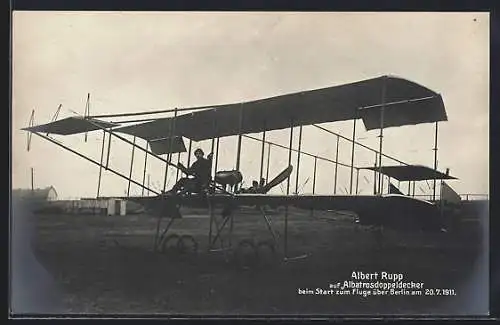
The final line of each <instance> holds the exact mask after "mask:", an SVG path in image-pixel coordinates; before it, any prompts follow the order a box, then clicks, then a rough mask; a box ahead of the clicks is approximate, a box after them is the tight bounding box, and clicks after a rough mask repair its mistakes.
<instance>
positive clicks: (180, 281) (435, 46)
mask: <svg viewBox="0 0 500 325" xmlns="http://www.w3.org/2000/svg"><path fill="white" fill-rule="evenodd" d="M489 42H490V15H489V13H488V12H326V11H325V12H298V11H297V12H292V11H290V12H288V11H269V12H266V11H241V12H238V11H227V12H224V11H171V12H169V11H142V12H141V11H14V12H13V13H12V38H11V51H12V72H11V76H12V86H11V110H12V112H11V145H12V170H11V184H12V192H11V214H10V247H9V251H10V277H9V280H10V315H11V316H16V315H17V316H23V315H24V316H29V315H39V316H42V317H43V316H50V315H66V316H68V317H85V316H86V315H99V316H102V317H108V316H111V315H120V316H124V317H127V316H148V315H149V316H151V315H155V316H156V317H188V316H191V317H202V316H203V317H219V316H221V317H247V316H248V317H256V316H258V317H273V316H280V317H300V316H313V315H318V316H322V317H342V316H354V317H356V316H360V317H362V316H372V317H380V316H387V317H391V316H396V317H398V316H403V317H404V316H407V317H421V316H422V317H423V316H427V317H428V316H436V317H439V316H447V317H468V316H479V317H481V316H482V317H486V316H488V315H489V285H490V280H489V264H490V263H489V168H490V166H489V158H490V157H489V122H490V121H489V106H490V103H489V100H490V99H489V98H490V80H489V78H490V66H489V64H490V48H489V44H490V43H489Z"/></svg>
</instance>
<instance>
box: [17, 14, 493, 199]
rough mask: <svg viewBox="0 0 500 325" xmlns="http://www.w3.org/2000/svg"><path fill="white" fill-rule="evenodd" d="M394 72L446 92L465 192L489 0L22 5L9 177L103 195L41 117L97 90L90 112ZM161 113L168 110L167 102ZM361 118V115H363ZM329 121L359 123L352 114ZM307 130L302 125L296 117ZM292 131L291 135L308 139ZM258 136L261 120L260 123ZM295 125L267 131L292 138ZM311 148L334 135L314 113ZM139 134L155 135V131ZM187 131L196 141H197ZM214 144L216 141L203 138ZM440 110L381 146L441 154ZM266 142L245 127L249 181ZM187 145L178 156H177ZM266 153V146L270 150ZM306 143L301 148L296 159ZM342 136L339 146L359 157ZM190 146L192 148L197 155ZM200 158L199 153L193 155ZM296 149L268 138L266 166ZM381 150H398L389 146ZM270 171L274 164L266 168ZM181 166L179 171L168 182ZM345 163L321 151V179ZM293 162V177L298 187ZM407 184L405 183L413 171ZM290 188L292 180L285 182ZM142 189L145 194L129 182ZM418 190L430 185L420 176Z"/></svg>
mask: <svg viewBox="0 0 500 325" xmlns="http://www.w3.org/2000/svg"><path fill="white" fill-rule="evenodd" d="M382 75H394V76H398V77H402V78H405V79H408V80H411V81H414V82H417V83H419V84H421V85H424V86H425V87H428V88H430V89H432V90H434V91H436V92H438V93H440V94H441V95H442V97H443V100H444V104H445V107H446V111H447V115H448V121H446V122H443V123H440V125H439V137H438V147H439V150H438V169H439V170H442V171H444V170H445V169H446V168H450V174H451V175H453V176H455V177H457V178H458V180H453V181H450V182H449V185H450V186H451V187H452V188H454V189H455V190H456V191H457V192H458V193H474V194H476V193H477V194H487V193H488V188H489V172H488V169H489V163H488V162H489V150H488V149H489V143H488V134H489V130H488V127H489V14H488V13H473V12H469V13H465V12H463V13H462V12H461V13H346V12H342V13H333V12H332V13H329V12H320V13H319V12H318V13H311V12H308V13H300V12H282V13H280V12H272V13H271V12H242V13H238V12H231V13H229V12H226V13H224V12H189V13H184V12H42V11H40V12H20V11H17V12H14V13H13V33H12V78H13V79H12V185H13V188H28V187H30V186H31V172H30V170H31V168H33V170H34V185H35V187H46V186H50V185H52V186H54V187H55V189H56V191H57V192H58V194H59V197H60V198H76V197H95V196H96V193H97V186H98V185H97V184H98V178H99V167H98V166H95V165H92V164H91V163H89V162H87V161H85V160H83V159H81V158H79V157H77V156H75V155H74V154H72V153H70V152H67V151H65V150H64V149H62V148H60V147H58V146H56V145H54V144H52V143H49V142H47V141H46V140H44V139H42V138H39V137H37V136H36V135H33V137H32V140H31V146H30V150H29V151H28V150H27V134H26V132H25V131H22V130H20V129H21V128H23V127H25V126H27V125H28V122H29V119H30V115H31V112H32V110H35V115H34V117H35V124H43V123H47V122H49V121H50V120H51V119H52V117H53V115H54V113H55V112H56V110H57V107H58V106H59V105H60V104H62V108H61V112H60V114H59V116H58V118H59V119H61V118H65V117H69V116H77V115H78V114H80V115H82V114H83V113H84V111H85V104H86V99H87V94H88V93H90V113H91V114H92V115H94V114H95V115H99V114H113V113H124V112H140V111H151V110H158V109H173V108H174V107H194V106H207V105H217V104H226V103H237V102H243V101H249V100H254V99H260V98H266V97H271V96H275V95H282V94H287V93H293V92H298V91H304V90H310V89H316V88H322V87H329V86H335V85H341V84H344V83H349V82H355V81H359V80H364V79H369V78H373V77H379V76H382ZM162 116H165V117H166V116H170V115H168V114H166V115H162ZM361 125H362V123H361ZM323 126H324V127H325V128H327V129H329V130H331V131H334V132H338V133H340V134H342V135H345V136H347V137H351V136H352V122H336V123H328V124H324V125H323ZM296 131H297V130H296ZM297 133H298V132H295V134H294V147H295V148H296V147H297V145H298V137H297ZM253 136H255V137H261V135H260V134H255V135H253ZM377 136H378V130H373V131H366V129H364V127H358V128H357V130H356V138H357V141H359V142H361V143H363V144H365V145H368V146H370V147H372V148H375V149H376V148H378V138H377ZM53 137H54V138H56V139H57V140H58V141H61V142H62V143H64V144H67V145H69V146H71V147H72V148H74V149H77V150H79V151H80V152H82V153H85V154H87V155H89V156H90V157H92V158H93V159H95V160H97V161H98V160H99V159H100V153H101V147H100V146H101V142H102V133H100V132H91V133H89V134H88V139H87V142H85V141H84V135H83V134H79V135H74V136H57V135H53ZM288 137H289V131H288V130H281V131H273V132H271V133H268V134H267V138H268V139H269V140H271V141H274V142H277V143H280V144H282V145H287V144H288V141H289V140H288ZM302 140H303V143H302V149H303V150H304V151H306V152H309V153H313V154H318V155H321V156H324V157H326V158H329V159H333V158H334V157H335V151H336V139H335V138H334V137H332V136H331V135H329V134H327V133H325V132H323V131H321V130H318V129H315V128H314V127H311V126H307V127H304V128H303V137H302ZM141 141H142V140H138V143H139V144H141V145H144V141H142V142H141ZM186 143H187V142H186ZM193 146H194V147H201V148H203V149H204V150H205V152H209V151H210V149H211V142H210V141H203V142H200V143H193ZM433 147H434V124H420V125H417V126H415V125H414V126H404V127H399V128H388V129H386V130H384V147H383V150H384V153H386V154H389V155H392V156H395V157H397V158H398V159H400V160H402V161H404V162H406V163H410V164H422V165H426V166H429V167H433V164H434V152H433V150H432V148H433ZM260 150H261V148H260V144H259V143H258V142H256V141H254V140H251V139H244V140H243V147H242V158H241V159H242V160H241V171H242V173H243V175H244V181H245V185H248V184H249V183H251V180H252V179H258V177H259V170H260ZM235 153H236V139H235V137H231V138H222V139H221V141H220V152H219V168H218V169H219V170H221V169H222V170H225V169H226V170H227V169H233V168H234V167H235ZM355 157H356V161H355V165H356V166H368V165H373V162H374V154H373V153H370V152H368V151H367V150H365V149H362V148H359V147H358V148H356V151H355ZM176 159H177V157H176V156H175V157H174V160H176ZM266 159H267V155H266ZM296 159H297V156H296V155H295V154H294V155H293V163H292V164H295V166H296ZM350 159H351V145H350V144H349V143H347V142H346V141H341V143H340V146H339V160H340V161H341V162H343V163H347V164H349V163H350ZM186 160H187V157H186V155H185V154H184V155H182V156H181V161H183V162H184V163H185V162H186ZM130 161H131V147H130V146H129V145H125V144H123V143H119V142H117V141H114V142H113V143H112V146H111V152H110V167H112V168H114V169H116V170H118V171H119V172H121V173H123V174H125V175H128V173H129V168H130ZM133 161H134V164H133V178H134V179H135V180H136V181H138V182H142V179H143V167H144V154H143V153H142V152H138V151H136V152H135V155H134V160H133ZM191 161H192V160H191ZM287 163H288V153H287V151H286V150H283V149H277V148H274V147H273V149H272V150H271V156H270V171H269V177H273V176H274V175H276V174H277V173H279V172H280V171H281V170H282V169H283V168H285V167H286V165H287ZM383 164H394V162H391V161H390V160H388V159H387V160H386V159H384V160H383ZM312 171H313V159H312V158H308V157H305V156H301V161H300V173H299V181H298V186H297V188H298V190H299V192H300V193H311V192H312V190H313V189H312V178H313V175H312V174H313V173H312ZM164 172H165V169H164V165H163V164H162V163H160V162H159V161H158V160H154V159H151V158H149V160H148V165H147V174H148V175H149V178H150V184H151V187H153V188H155V189H156V190H161V189H163V183H164ZM264 173H266V170H265V169H264ZM175 174H176V172H175V171H174V170H173V169H170V170H169V171H168V177H167V187H170V186H172V185H173V182H175V177H176V175H175ZM333 178H334V166H333V165H332V164H329V163H327V162H322V161H320V162H318V165H317V176H316V184H315V189H314V190H315V193H321V194H332V193H333ZM349 178H350V170H349V168H342V167H340V168H339V171H338V181H337V182H338V186H337V189H336V193H337V194H345V192H346V191H348V189H349V185H350V184H349ZM295 179H296V175H295V171H294V174H292V177H291V191H292V192H293V191H294V190H295V188H296V181H295ZM394 184H395V185H401V187H402V189H403V191H404V192H406V191H407V187H406V186H407V184H398V183H397V182H394ZM358 186H359V188H358V194H371V193H372V191H373V173H370V172H368V171H362V172H360V178H359V182H358ZM127 187H128V182H127V181H126V180H124V179H121V178H119V177H117V176H115V175H113V174H111V173H110V172H103V176H102V181H101V186H100V194H101V195H123V194H125V193H126V192H127ZM274 191H275V193H282V191H283V189H282V188H276V189H274ZM130 193H131V195H139V194H142V190H141V188H140V187H138V186H135V185H132V186H131V188H130ZM416 194H432V191H431V190H430V187H429V184H425V182H424V184H417V187H416Z"/></svg>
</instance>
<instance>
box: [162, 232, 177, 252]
mask: <svg viewBox="0 0 500 325" xmlns="http://www.w3.org/2000/svg"><path fill="white" fill-rule="evenodd" d="M179 241H180V237H179V235H177V234H171V235H168V236H167V237H165V238H164V239H163V241H162V244H161V252H162V253H173V252H176V251H177V250H178V247H179Z"/></svg>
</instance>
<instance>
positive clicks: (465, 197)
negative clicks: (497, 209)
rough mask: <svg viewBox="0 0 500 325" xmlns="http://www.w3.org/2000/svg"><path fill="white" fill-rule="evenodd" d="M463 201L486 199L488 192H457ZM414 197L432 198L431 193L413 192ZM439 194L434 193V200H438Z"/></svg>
mask: <svg viewBox="0 0 500 325" xmlns="http://www.w3.org/2000/svg"><path fill="white" fill-rule="evenodd" d="M458 195H459V196H460V198H461V199H462V200H463V201H476V200H488V198H489V195H488V194H472V193H467V194H458ZM413 196H414V197H416V198H420V199H424V200H429V201H430V200H432V194H415V195H413ZM439 199H440V196H439V195H437V194H436V200H439Z"/></svg>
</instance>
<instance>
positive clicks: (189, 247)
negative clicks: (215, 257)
mask: <svg viewBox="0 0 500 325" xmlns="http://www.w3.org/2000/svg"><path fill="white" fill-rule="evenodd" d="M177 249H178V251H179V252H180V253H181V254H186V253H196V252H198V243H197V242H196V240H195V239H194V237H193V236H191V235H182V236H181V237H180V238H179V240H178V241H177Z"/></svg>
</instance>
